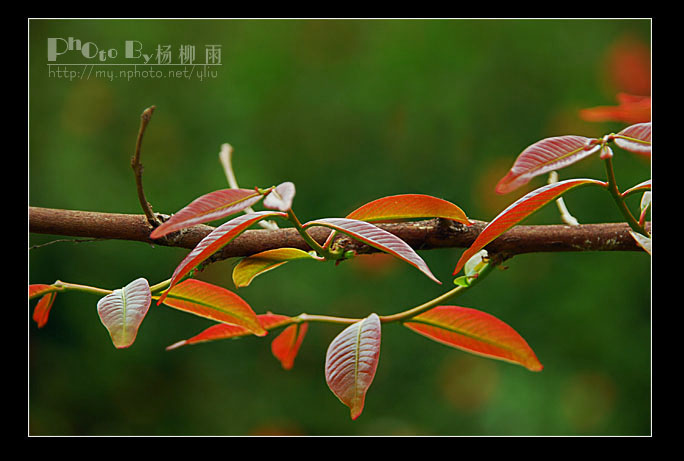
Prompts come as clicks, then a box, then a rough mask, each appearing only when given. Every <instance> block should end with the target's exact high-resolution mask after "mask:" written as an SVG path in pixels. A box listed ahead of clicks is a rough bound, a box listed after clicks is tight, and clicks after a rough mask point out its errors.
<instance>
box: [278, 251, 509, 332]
mask: <svg viewBox="0 0 684 461" xmlns="http://www.w3.org/2000/svg"><path fill="white" fill-rule="evenodd" d="M496 265H497V263H496V262H494V261H493V260H490V261H489V263H488V264H486V265H485V266H484V267H483V268H482V270H481V271H480V272H479V274H478V276H477V277H475V278H473V279H472V280H471V282H470V284H469V285H468V286H457V287H456V288H453V289H451V290H449V291H447V292H446V293H444V294H442V295H441V296H438V297H436V298H435V299H432V300H430V301H428V302H426V303H423V304H421V305H419V306H416V307H413V308H411V309H408V310H405V311H403V312H399V313H397V314H392V315H385V316H380V322H381V323H393V322H403V321H406V320H408V319H410V318H412V317H415V316H416V315H419V314H422V313H423V312H425V311H427V310H430V309H432V308H433V307H436V306H438V305H440V304H441V303H443V302H444V301H446V300H447V299H449V298H452V297H454V296H456V295H459V294H461V293H463V292H464V291H466V290H468V289H470V288H472V287H473V286H475V285H476V284H477V283H479V282H480V281H481V280H482V279H483V278H485V277H486V276H487V275H488V274H489V273H490V272H491V271H492V269H494V267H495V266H496ZM361 320H363V319H356V318H346V317H332V316H328V315H309V314H300V315H298V316H297V317H292V319H291V322H290V323H304V322H319V323H334V324H342V325H351V324H353V323H356V322H360V321H361ZM281 326H283V325H279V327H281Z"/></svg>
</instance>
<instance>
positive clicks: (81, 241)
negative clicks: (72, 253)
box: [29, 238, 109, 251]
mask: <svg viewBox="0 0 684 461" xmlns="http://www.w3.org/2000/svg"><path fill="white" fill-rule="evenodd" d="M102 240H109V239H107V238H88V239H57V240H51V241H49V242H45V243H40V244H38V245H32V246H30V247H29V251H30V250H35V249H37V248H42V247H46V246H48V245H52V244H53V243H60V242H71V243H86V242H99V241H102Z"/></svg>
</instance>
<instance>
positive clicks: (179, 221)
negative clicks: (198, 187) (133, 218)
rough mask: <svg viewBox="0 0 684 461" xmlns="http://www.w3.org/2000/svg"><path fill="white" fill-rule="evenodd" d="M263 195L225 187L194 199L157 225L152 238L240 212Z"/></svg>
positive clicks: (151, 235) (252, 191)
mask: <svg viewBox="0 0 684 461" xmlns="http://www.w3.org/2000/svg"><path fill="white" fill-rule="evenodd" d="M261 197H262V195H261V194H259V193H258V192H256V191H255V190H250V189H223V190H217V191H214V192H210V193H208V194H206V195H203V196H201V197H199V198H197V199H195V200H193V201H192V202H191V203H190V204H189V205H187V206H186V207H184V208H183V209H181V210H180V211H178V212H177V213H176V214H174V215H173V216H171V218H170V219H169V220H168V221H166V222H164V223H163V224H162V225H161V226H159V227H157V228H156V229H155V230H154V231H153V232H152V233H151V234H150V238H153V239H156V238H160V237H163V236H164V235H167V234H170V233H171V232H175V231H177V230H180V229H183V228H186V227H190V226H194V225H197V224H202V223H207V222H210V221H215V220H217V219H221V218H224V217H226V216H230V215H232V214H235V213H238V212H240V211H242V210H244V209H246V208H249V207H250V206H252V205H254V204H255V203H257V202H258V201H259V200H261Z"/></svg>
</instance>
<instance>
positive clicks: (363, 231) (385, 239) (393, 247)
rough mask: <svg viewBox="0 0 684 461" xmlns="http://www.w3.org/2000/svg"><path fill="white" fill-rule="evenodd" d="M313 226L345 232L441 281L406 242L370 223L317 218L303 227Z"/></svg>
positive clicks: (436, 280)
mask: <svg viewBox="0 0 684 461" xmlns="http://www.w3.org/2000/svg"><path fill="white" fill-rule="evenodd" d="M313 226H323V227H329V228H331V229H334V230H336V231H339V232H342V233H344V234H347V235H349V236H350V237H352V238H354V239H356V240H359V241H361V242H363V243H365V244H367V245H370V246H372V247H374V248H377V249H379V250H381V251H384V252H386V253H389V254H391V255H393V256H396V257H397V258H399V259H401V260H403V261H405V262H407V263H409V264H411V265H412V266H414V267H415V268H417V269H418V270H420V271H421V272H423V273H424V274H425V275H427V276H428V277H429V278H430V279H432V280H434V281H435V282H437V283H440V284H441V283H442V282H440V281H439V280H438V279H437V278H436V277H435V276H434V275H433V274H432V271H430V268H429V267H428V265H427V264H426V263H425V261H424V260H423V258H421V257H420V256H419V255H418V253H416V252H415V251H414V250H413V248H411V247H410V246H409V245H408V244H407V243H406V242H404V241H403V240H402V239H400V238H399V237H397V236H395V235H394V234H391V233H389V232H387V231H386V230H384V229H380V228H379V227H377V226H375V225H373V224H371V223H367V222H365V221H357V220H355V219H347V218H327V219H317V220H315V221H310V222H308V223H306V224H304V228H305V229H306V228H308V227H313Z"/></svg>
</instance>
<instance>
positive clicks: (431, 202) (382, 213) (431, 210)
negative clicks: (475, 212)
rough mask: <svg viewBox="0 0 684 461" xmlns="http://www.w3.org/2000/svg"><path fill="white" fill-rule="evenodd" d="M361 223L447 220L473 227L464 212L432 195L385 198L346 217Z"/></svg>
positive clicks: (366, 205) (406, 195) (367, 204)
mask: <svg viewBox="0 0 684 461" xmlns="http://www.w3.org/2000/svg"><path fill="white" fill-rule="evenodd" d="M346 217H347V218H348V219H358V220H359V221H385V220H395V219H410V218H446V219H452V220H454V221H458V222H460V223H463V224H465V225H468V226H469V225H471V224H472V223H471V222H470V221H469V220H468V218H467V217H466V215H465V213H464V212H463V210H461V209H460V208H459V207H457V206H456V205H454V204H453V203H451V202H448V201H446V200H442V199H440V198H436V197H432V196H430V195H422V194H405V195H392V196H389V197H383V198H380V199H377V200H374V201H372V202H369V203H366V204H365V205H363V206H361V207H359V208H357V209H356V210H354V211H352V212H351V213H349V214H348V215H347V216H346Z"/></svg>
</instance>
